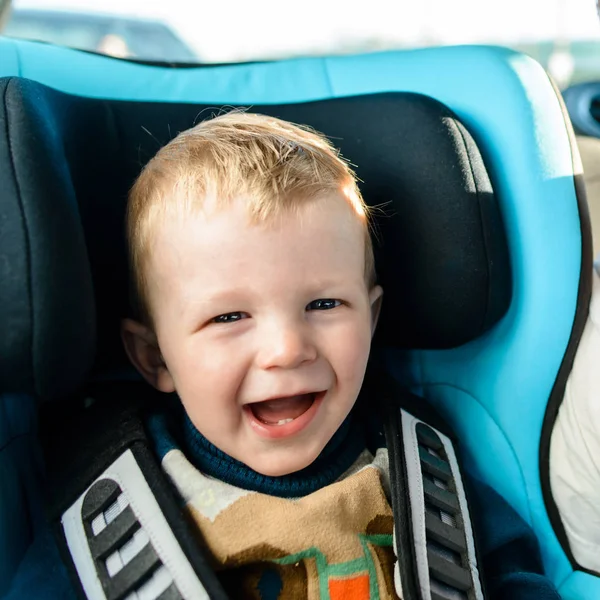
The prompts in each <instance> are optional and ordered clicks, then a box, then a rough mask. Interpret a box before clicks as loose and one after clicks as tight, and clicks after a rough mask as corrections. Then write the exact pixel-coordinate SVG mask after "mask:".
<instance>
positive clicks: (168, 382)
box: [121, 319, 175, 393]
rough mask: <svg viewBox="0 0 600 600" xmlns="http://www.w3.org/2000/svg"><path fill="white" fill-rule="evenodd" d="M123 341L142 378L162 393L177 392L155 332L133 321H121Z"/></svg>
mask: <svg viewBox="0 0 600 600" xmlns="http://www.w3.org/2000/svg"><path fill="white" fill-rule="evenodd" d="M121 339H122V340H123V345H124V346H125V352H126V353H127V356H128V357H129V360H130V361H131V362H132V364H133V366H134V367H135V368H136V369H137V370H138V371H139V372H140V374H141V375H142V377H143V378H144V379H145V380H146V381H147V382H148V383H149V384H150V385H152V386H154V387H155V388H156V389H157V390H159V391H160V392H165V393H170V392H174V391H175V384H174V381H173V378H172V377H171V373H170V372H169V369H168V367H167V365H166V363H165V361H164V359H163V357H162V354H161V353H160V348H159V346H158V340H157V339H156V335H155V334H154V332H153V331H152V330H151V329H150V328H149V327H146V326H145V325H142V324H141V323H138V322H137V321H134V320H132V319H123V320H122V321H121Z"/></svg>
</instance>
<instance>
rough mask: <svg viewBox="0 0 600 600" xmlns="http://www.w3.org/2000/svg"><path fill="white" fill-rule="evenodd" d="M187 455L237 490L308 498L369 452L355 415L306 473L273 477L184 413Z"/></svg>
mask: <svg viewBox="0 0 600 600" xmlns="http://www.w3.org/2000/svg"><path fill="white" fill-rule="evenodd" d="M183 419H184V420H183V442H184V452H185V454H186V456H187V457H188V459H189V460H190V461H191V462H192V463H193V464H194V466H195V467H196V468H198V469H199V470H200V471H202V472H203V473H204V474H206V475H209V476H211V477H215V478H216V479H220V480H221V481H224V482H226V483H230V484H232V485H235V486H237V487H240V488H243V489H246V490H251V491H254V492H261V493H263V494H269V495H271V496H279V497H285V498H294V497H300V496H306V495H308V494H312V493H313V492H315V491H317V490H319V489H321V488H322V487H325V486H327V485H329V484H331V483H333V482H335V481H336V480H337V479H339V478H340V477H341V476H342V475H343V474H344V472H345V471H347V470H348V469H349V468H350V467H351V466H352V464H353V463H354V461H355V460H356V459H357V458H358V455H359V454H360V453H361V452H362V451H363V450H364V448H365V437H364V433H363V431H362V428H361V426H360V424H359V423H358V422H357V421H358V419H356V418H353V415H352V413H350V416H348V417H347V418H346V420H345V421H344V422H343V423H342V425H341V427H340V428H339V429H338V430H337V431H336V433H335V434H334V436H333V437H332V438H331V440H329V443H328V444H327V446H325V448H324V449H323V451H322V452H321V454H320V455H319V456H318V458H317V459H316V460H315V461H314V462H313V463H311V464H310V465H309V466H308V467H306V468H305V469H302V470H301V471H297V472H295V473H290V474H289V475H283V476H281V477H269V476H267V475H262V474H261V473H257V472H256V471H253V470H252V469H251V468H250V467H248V466H247V465H245V464H244V463H242V462H240V461H238V460H236V459H235V458H232V457H231V456H229V455H227V454H225V453H224V452H222V451H221V450H219V449H218V448H217V447H216V446H215V445H213V444H212V443H211V442H209V441H208V440H207V439H206V438H205V437H204V436H203V435H202V434H201V433H200V432H199V431H198V430H197V429H196V427H195V426H194V425H193V423H192V422H191V421H190V419H189V418H188V416H187V414H185V413H184V418H183Z"/></svg>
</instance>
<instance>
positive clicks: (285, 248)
mask: <svg viewBox="0 0 600 600" xmlns="http://www.w3.org/2000/svg"><path fill="white" fill-rule="evenodd" d="M364 244H365V225H364V224H363V223H362V222H361V221H360V219H359V217H358V216H357V215H356V213H355V212H354V211H353V209H352V208H351V207H350V206H349V205H348V202H347V200H345V199H344V198H343V197H342V196H341V195H337V194H331V195H330V196H327V197H321V198H318V199H315V200H312V201H306V202H305V203H304V204H303V205H301V206H299V207H295V208H294V209H293V210H290V211H285V212H283V213H281V214H279V215H274V216H273V217H271V218H268V219H267V220H265V221H264V222H260V223H253V222H252V221H251V218H250V216H249V214H248V211H247V209H246V207H245V204H244V201H243V198H238V199H235V200H233V201H232V202H231V203H229V204H228V205H226V206H225V207H221V208H214V209H210V210H203V211H202V212H199V213H195V214H192V215H188V216H185V217H184V216H180V217H175V218H171V219H170V220H169V221H168V222H166V223H163V224H162V225H161V226H160V227H159V229H158V231H157V232H156V235H155V238H154V243H153V245H152V249H151V257H150V261H149V265H148V268H149V271H150V272H149V273H147V276H148V277H147V278H148V282H149V285H150V287H151V288H152V287H155V288H162V289H163V290H164V289H168V290H169V291H170V292H174V291H175V290H176V289H180V288H182V287H187V288H191V287H193V283H194V282H195V281H196V282H198V286H199V287H200V286H201V288H202V290H203V291H206V290H208V289H210V288H211V286H212V287H218V286H223V285H224V284H225V283H229V284H233V283H236V284H242V283H245V284H248V285H251V284H252V282H253V281H254V280H255V279H259V278H263V279H264V278H268V277H276V278H278V279H281V278H285V279H287V280H289V282H290V284H291V283H292V279H296V280H302V278H304V279H307V278H308V279H311V280H315V279H319V278H331V277H337V278H338V279H339V278H344V277H345V278H348V277H353V278H358V279H360V278H363V277H364ZM294 275H295V277H294ZM196 291H198V290H196Z"/></svg>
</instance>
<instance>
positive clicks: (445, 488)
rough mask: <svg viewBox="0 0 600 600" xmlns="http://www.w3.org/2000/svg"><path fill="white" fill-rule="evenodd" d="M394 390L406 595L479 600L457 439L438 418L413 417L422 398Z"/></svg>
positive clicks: (391, 406) (391, 420) (388, 426)
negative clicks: (456, 446)
mask: <svg viewBox="0 0 600 600" xmlns="http://www.w3.org/2000/svg"><path fill="white" fill-rule="evenodd" d="M393 387H394V388H395V393H394V398H393V401H392V398H391V397H388V400H387V402H386V405H387V418H386V420H385V424H384V428H385V436H386V443H387V448H388V455H389V461H390V484H391V496H392V509H393V513H394V533H395V544H396V549H395V550H396V556H397V557H398V560H397V563H396V567H395V568H396V569H397V573H396V576H397V577H399V579H400V583H401V589H402V591H403V600H484V598H485V595H484V587H483V582H482V578H481V574H480V571H479V566H478V559H477V552H476V546H475V538H474V535H473V527H472V522H471V517H470V514H469V507H468V504H467V496H466V493H465V486H464V482H463V478H462V475H461V471H460V468H459V463H458V460H457V455H456V451H455V447H454V443H453V442H452V439H451V437H450V436H449V435H447V427H446V426H445V424H443V423H442V422H441V421H440V420H439V417H438V416H437V415H432V414H428V415H427V419H426V421H427V422H426V421H425V420H424V419H423V418H418V417H416V416H415V414H419V413H423V407H424V405H425V400H424V399H422V398H419V397H417V396H413V395H412V394H410V393H408V392H407V391H405V390H402V389H400V388H398V387H397V386H393ZM387 395H388V396H389V391H388V392H387ZM409 411H410V412H409ZM427 412H429V411H427ZM432 417H433V418H432ZM432 421H433V422H434V423H435V424H436V425H437V427H436V426H433V425H432ZM438 427H439V428H438Z"/></svg>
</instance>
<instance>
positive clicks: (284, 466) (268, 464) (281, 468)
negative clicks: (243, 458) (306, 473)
mask: <svg viewBox="0 0 600 600" xmlns="http://www.w3.org/2000/svg"><path fill="white" fill-rule="evenodd" d="M320 453H321V452H320V451H319V452H317V454H315V455H314V456H312V455H305V456H303V457H302V458H301V459H300V457H298V456H297V454H296V455H295V456H294V455H293V456H290V457H289V458H283V457H282V458H281V459H279V460H277V459H275V460H265V461H260V463H257V464H249V465H248V466H249V467H250V468H251V469H252V470H253V471H256V472H257V473H260V474H261V475H265V476H266V477H283V476H284V475H291V474H292V473H297V472H298V471H302V469H306V467H308V466H309V465H311V464H312V463H313V462H314V461H315V460H316V459H317V457H318V456H319V454H320Z"/></svg>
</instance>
